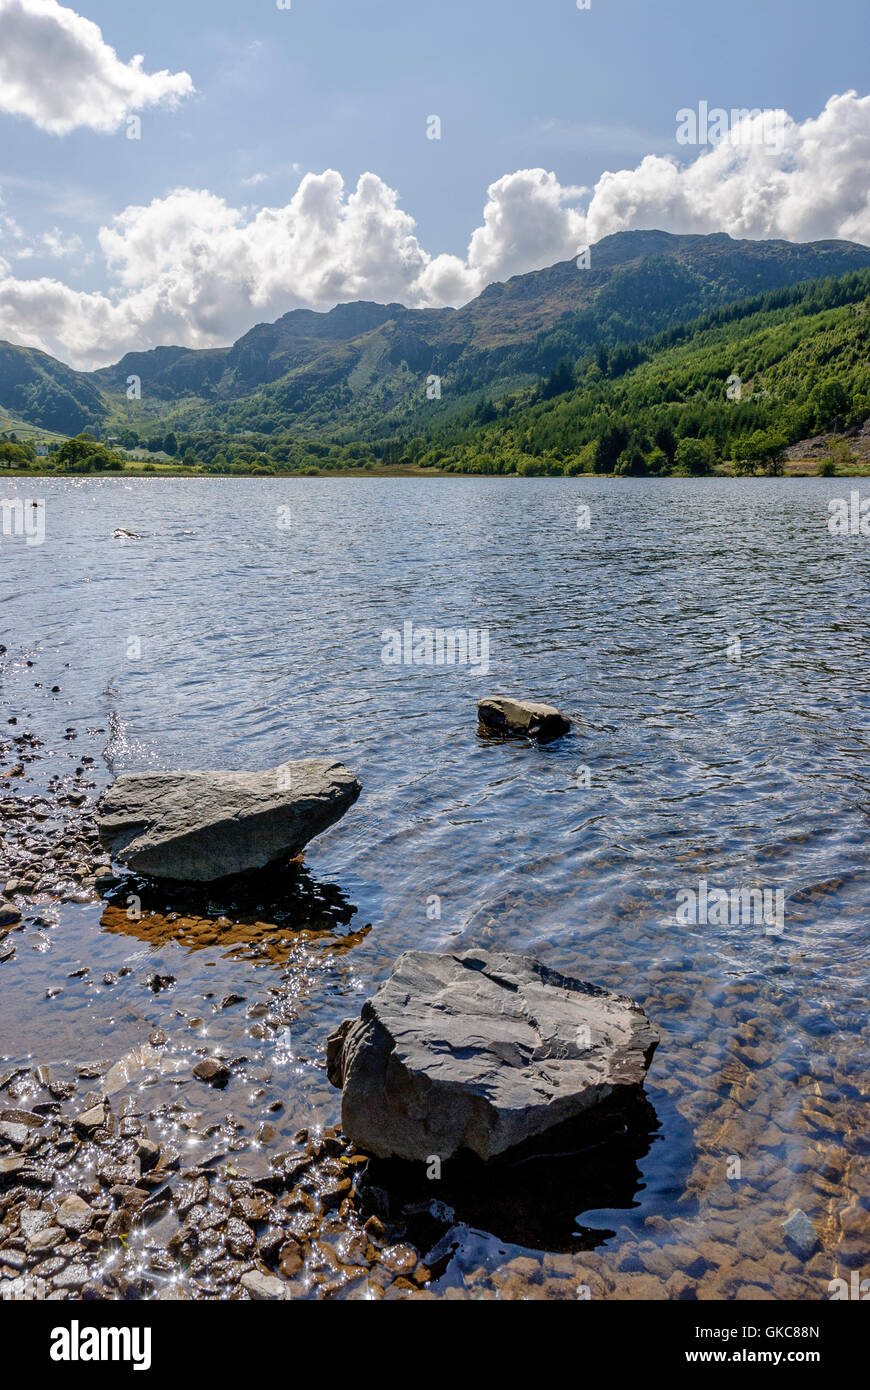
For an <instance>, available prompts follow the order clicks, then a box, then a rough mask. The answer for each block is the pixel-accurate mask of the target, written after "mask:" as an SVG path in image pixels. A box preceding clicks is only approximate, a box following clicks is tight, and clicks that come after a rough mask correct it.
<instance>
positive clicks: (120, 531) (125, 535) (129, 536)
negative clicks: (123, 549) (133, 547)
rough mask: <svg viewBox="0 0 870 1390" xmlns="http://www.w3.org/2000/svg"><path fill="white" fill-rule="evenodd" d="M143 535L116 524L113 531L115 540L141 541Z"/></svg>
mask: <svg viewBox="0 0 870 1390" xmlns="http://www.w3.org/2000/svg"><path fill="white" fill-rule="evenodd" d="M141 539H142V537H141V536H140V535H138V534H137V533H136V532H135V531H125V530H124V527H123V526H116V527H115V529H114V531H113V532H112V540H113V541H141Z"/></svg>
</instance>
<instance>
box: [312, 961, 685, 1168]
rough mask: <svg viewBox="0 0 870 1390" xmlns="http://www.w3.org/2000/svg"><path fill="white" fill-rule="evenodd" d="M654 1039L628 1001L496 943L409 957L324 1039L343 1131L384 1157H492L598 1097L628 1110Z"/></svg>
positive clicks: (588, 1107)
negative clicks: (358, 1012) (354, 1016)
mask: <svg viewBox="0 0 870 1390" xmlns="http://www.w3.org/2000/svg"><path fill="white" fill-rule="evenodd" d="M658 1041H659V1038H658V1034H657V1032H656V1031H655V1029H654V1028H653V1027H652V1025H651V1024H650V1022H649V1019H648V1018H647V1017H646V1014H645V1013H644V1012H643V1009H642V1008H641V1007H640V1005H639V1004H636V1003H634V1002H633V1000H631V999H629V998H627V997H626V996H625V995H620V994H614V993H613V992H612V991H610V990H607V989H601V988H599V987H598V986H597V985H591V984H586V983H585V982H584V981H582V980H577V979H572V978H570V977H569V976H566V975H561V974H559V973H558V972H557V971H555V970H550V969H548V967H547V966H545V965H542V964H541V963H540V962H539V961H536V960H534V959H532V957H530V956H519V955H512V954H508V953H507V952H505V951H465V952H456V953H455V954H443V955H442V954H434V953H433V954H429V953H426V952H423V951H408V952H406V953H405V955H402V956H400V957H399V959H398V960H397V961H396V964H395V965H394V966H393V972H392V974H391V976H390V978H389V979H388V980H386V981H384V983H383V984H382V985H381V986H380V987H379V989H378V990H377V993H376V994H375V995H374V996H373V998H371V999H369V1000H368V1001H367V1002H366V1003H365V1004H364V1005H363V1009H362V1015H361V1017H360V1018H359V1019H347V1020H346V1021H345V1022H344V1023H343V1024H341V1026H340V1027H339V1029H338V1030H337V1031H336V1032H335V1033H333V1034H332V1036H331V1037H330V1039H329V1042H328V1046H327V1073H328V1075H329V1079H330V1081H331V1082H332V1083H333V1085H335V1086H341V1087H342V1090H343V1094H342V1106H341V1113H342V1129H343V1130H344V1133H345V1134H346V1135H347V1137H348V1138H349V1139H351V1140H352V1141H353V1142H354V1143H355V1144H358V1145H359V1147H360V1148H361V1149H363V1150H365V1151H366V1152H368V1153H372V1154H374V1155H376V1156H377V1157H379V1158H405V1159H414V1160H425V1159H426V1158H427V1157H428V1156H430V1155H432V1154H437V1155H439V1157H440V1158H442V1159H446V1158H449V1157H451V1156H452V1155H453V1154H456V1153H459V1152H461V1151H463V1150H465V1151H468V1152H471V1153H474V1154H477V1156H478V1157H479V1158H482V1159H489V1158H493V1157H495V1156H496V1155H497V1154H500V1153H503V1152H505V1151H506V1150H508V1149H511V1148H514V1147H515V1146H516V1145H518V1144H521V1143H524V1142H525V1141H527V1140H529V1139H534V1138H536V1137H539V1136H541V1135H543V1134H545V1133H546V1132H547V1131H548V1130H551V1129H553V1128H555V1126H557V1125H560V1124H562V1123H564V1122H565V1121H568V1120H576V1119H578V1118H579V1117H580V1116H584V1117H590V1118H594V1114H593V1112H594V1111H595V1109H596V1107H598V1106H599V1105H600V1104H601V1103H602V1102H604V1101H607V1102H608V1103H609V1104H618V1105H620V1106H622V1105H623V1104H624V1107H625V1109H626V1111H627V1110H628V1108H629V1107H630V1105H631V1104H632V1102H635V1101H636V1100H637V1098H638V1096H639V1093H640V1090H641V1088H642V1086H643V1081H644V1077H645V1075H646V1070H647V1068H648V1066H649V1064H650V1061H651V1060H652V1055H653V1052H654V1051H655V1048H656V1046H657V1044H658Z"/></svg>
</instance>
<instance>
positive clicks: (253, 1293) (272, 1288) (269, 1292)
mask: <svg viewBox="0 0 870 1390" xmlns="http://www.w3.org/2000/svg"><path fill="white" fill-rule="evenodd" d="M241 1284H242V1288H243V1289H244V1290H245V1291H246V1293H247V1294H248V1295H249V1296H250V1297H251V1298H254V1299H258V1300H268V1301H270V1302H278V1300H279V1299H283V1298H284V1294H285V1289H284V1285H283V1284H282V1282H281V1280H280V1279H276V1278H275V1277H274V1275H271V1274H263V1273H262V1272H261V1271H260V1270H259V1269H251V1270H249V1271H248V1273H247V1274H243V1275H242V1279H241Z"/></svg>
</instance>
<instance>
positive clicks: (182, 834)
mask: <svg viewBox="0 0 870 1390" xmlns="http://www.w3.org/2000/svg"><path fill="white" fill-rule="evenodd" d="M360 790H361V788H360V783H359V782H358V781H357V779H356V777H354V775H353V773H351V772H349V771H348V769H347V768H346V767H345V766H344V765H343V764H342V763H339V762H334V761H331V760H330V759H328V758H308V759H304V760H302V761H300V762H288V763H283V764H282V765H281V766H280V767H277V768H271V769H270V770H269V771H268V772H131V773H125V774H124V775H123V776H121V777H119V778H118V779H117V781H116V782H114V783H113V784H112V786H111V787H109V789H108V791H106V792H105V793H104V794H103V796H102V797H101V799H100V801H99V804H98V806H97V824H98V827H99V831H100V836H101V839H102V841H103V843H104V844H105V845H106V847H107V848H108V849H109V850H110V852H111V854H112V857H113V858H114V859H117V860H120V861H121V863H123V864H126V865H128V867H129V868H130V869H132V870H134V871H135V872H136V873H141V874H146V875H148V876H149V877H153V878H168V879H180V880H184V881H187V882H193V883H208V882H211V881H212V880H214V879H219V878H226V877H228V876H230V875H231V874H242V873H247V872H249V871H250V870H252V869H264V868H266V867H267V866H268V865H270V864H275V863H279V862H281V861H283V860H287V859H292V858H294V857H295V856H296V855H298V854H299V853H301V851H302V850H303V849H304V848H305V846H306V845H307V844H308V842H309V840H311V839H313V837H314V836H315V835H319V834H320V833H321V832H322V831H324V830H326V829H328V827H329V826H330V825H332V824H334V822H335V821H337V820H338V819H339V817H340V816H343V815H344V813H345V811H346V810H347V809H348V807H350V806H352V805H353V803H354V802H355V801H356V799H357V797H358V796H359V794H360Z"/></svg>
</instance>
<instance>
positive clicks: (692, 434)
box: [415, 270, 870, 474]
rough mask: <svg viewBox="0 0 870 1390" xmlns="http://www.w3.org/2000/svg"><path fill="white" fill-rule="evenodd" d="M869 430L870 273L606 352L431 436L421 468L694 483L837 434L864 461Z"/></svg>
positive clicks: (786, 292) (755, 301)
mask: <svg viewBox="0 0 870 1390" xmlns="http://www.w3.org/2000/svg"><path fill="white" fill-rule="evenodd" d="M868 417H870V270H864V271H860V272H858V273H850V274H848V275H845V276H842V277H840V278H838V279H830V280H821V281H810V282H808V283H806V284H802V285H798V286H794V287H792V288H790V289H780V290H770V291H767V292H766V293H765V294H763V295H758V296H754V297H752V298H750V299H746V300H741V301H738V302H737V303H735V304H732V305H729V306H726V307H723V308H720V309H717V310H714V311H713V312H711V313H710V314H708V315H705V316H704V317H702V318H701V319H699V320H695V321H694V322H691V323H687V324H681V325H675V326H673V327H671V328H669V329H667V330H665V331H664V332H663V333H660V334H658V335H655V336H653V337H652V338H649V339H646V340H642V341H639V342H635V343H625V344H615V345H612V346H610V347H609V348H608V347H607V346H605V345H604V344H599V346H598V348H597V349H595V350H590V351H588V352H587V353H586V354H585V355H583V356H581V357H580V358H579V359H577V360H575V361H572V360H565V361H563V362H562V363H560V364H559V366H558V367H557V368H556V369H555V370H554V371H553V372H552V373H551V374H550V375H549V376H548V377H547V378H545V379H542V380H541V381H539V382H538V383H537V385H536V386H534V387H532V388H525V389H524V390H521V391H519V392H517V393H515V394H514V395H513V396H509V397H507V398H505V399H504V400H503V401H502V402H501V403H500V404H499V407H498V409H497V410H496V409H491V410H489V411H481V410H480V409H479V408H470V409H468V410H466V412H465V413H464V416H461V417H458V418H456V419H454V420H452V421H444V422H441V423H440V424H439V423H437V422H436V423H433V426H432V428H431V429H430V430H429V431H427V433H426V435H425V436H424V437H423V438H422V439H421V440H420V441H419V442H418V444H417V448H416V449H415V457H416V461H418V462H420V463H421V464H423V466H431V467H438V468H447V469H448V470H450V469H455V470H457V471H461V472H483V473H505V472H507V473H512V472H520V473H579V472H590V473H592V472H600V473H610V472H614V471H615V472H620V473H639V474H643V473H667V472H671V471H674V469H675V467H676V470H677V471H682V470H681V467H680V464H681V458H682V459H683V460H685V461H688V464H689V465H690V466H688V471H700V472H703V471H709V469H710V468H712V467H715V466H716V465H717V464H718V463H720V462H722V461H729V462H733V461H735V460H736V461H738V462H740V463H741V464H743V463H745V464H746V471H755V467H756V466H757V469H758V471H764V470H767V469H770V468H774V469H775V468H776V467H777V466H778V465H779V464H781V462H782V460H783V458H784V457H785V455H786V453H787V451H788V449H789V446H793V445H796V444H797V443H798V442H799V441H804V440H807V439H809V438H810V437H812V436H814V435H821V434H822V433H825V434H827V435H828V439H827V446H826V447H827V448H828V449H829V448H830V445H831V435H832V434H836V435H838V436H841V437H842V436H844V435H845V436H846V439H845V440H842V443H843V444H846V443H848V438H849V437H850V436H851V437H853V438H854V439H855V441H856V450H855V458H856V459H860V458H862V457H863V455H862V454H861V452H860V448H859V447H858V445H860V440H861V439H862V438H863V437H864V436H863V434H862V432H861V427H862V425H863V424H864V422H865V421H867V420H868ZM684 441H689V443H684ZM681 445H683V448H682V450H681ZM846 452H847V453H848V450H846ZM813 453H814V455H815V456H816V457H820V456H822V455H823V453H824V448H822V447H820V448H818V449H816V450H814V451H813ZM802 456H804V455H802Z"/></svg>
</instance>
